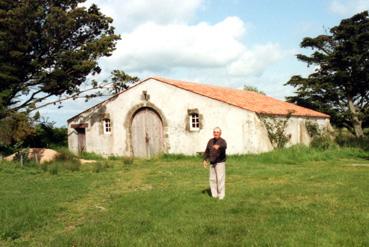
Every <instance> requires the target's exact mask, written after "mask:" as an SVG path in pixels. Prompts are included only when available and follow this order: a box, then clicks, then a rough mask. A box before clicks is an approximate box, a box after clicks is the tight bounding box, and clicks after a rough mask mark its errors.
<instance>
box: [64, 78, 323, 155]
mask: <svg viewBox="0 0 369 247" xmlns="http://www.w3.org/2000/svg"><path fill="white" fill-rule="evenodd" d="M262 117H269V118H272V119H273V118H275V119H286V120H287V119H288V122H287V125H286V128H285V132H286V133H287V134H288V135H289V136H290V139H289V141H288V143H287V145H294V144H299V143H303V144H307V145H308V144H309V143H310V141H311V137H310V136H309V134H308V132H307V128H306V122H307V121H312V122H314V123H316V124H317V125H318V126H319V127H320V128H329V127H330V121H329V116H328V115H326V114H323V113H320V112H317V111H313V110H311V109H307V108H303V107H300V106H297V105H294V104H291V103H287V102H284V101H281V100H277V99H274V98H272V97H269V96H265V95H262V94H259V93H256V92H253V91H245V90H237V89H232V88H226V87H219V86H213V85H206V84H199V83H193V82H185V81H179V80H172V79H167V78H162V77H150V78H147V79H145V80H142V81H140V82H138V83H136V84H135V85H133V86H131V87H130V88H128V89H127V90H125V91H123V92H121V93H119V94H117V95H114V96H113V97H111V98H109V99H107V100H105V101H103V102H101V103H99V104H97V105H95V106H93V107H91V108H89V109H87V110H85V111H83V112H81V113H80V114H78V115H76V116H74V117H72V118H70V119H69V120H68V145H69V149H70V150H71V151H72V152H74V153H78V152H82V151H87V152H95V153H98V154H101V155H104V156H110V155H116V156H130V157H132V156H134V157H146V158H147V157H153V156H155V155H158V154H160V153H170V154H187V155H194V154H196V153H199V152H203V151H204V148H205V145H206V143H207V141H208V139H209V138H211V137H212V130H213V128H214V127H217V126H219V127H220V128H221V129H222V137H224V138H225V139H226V140H227V142H228V149H227V152H228V153H229V154H244V153H260V152H267V151H270V150H272V149H273V145H272V143H271V140H270V139H269V137H268V131H267V128H266V126H265V124H264V122H263V121H262V120H261V118H262Z"/></svg>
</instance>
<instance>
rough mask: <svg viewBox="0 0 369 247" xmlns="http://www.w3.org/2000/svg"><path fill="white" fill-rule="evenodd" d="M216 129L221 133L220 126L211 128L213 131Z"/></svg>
mask: <svg viewBox="0 0 369 247" xmlns="http://www.w3.org/2000/svg"><path fill="white" fill-rule="evenodd" d="M216 130H219V132H220V133H222V129H221V128H219V127H215V128H214V129H213V131H216Z"/></svg>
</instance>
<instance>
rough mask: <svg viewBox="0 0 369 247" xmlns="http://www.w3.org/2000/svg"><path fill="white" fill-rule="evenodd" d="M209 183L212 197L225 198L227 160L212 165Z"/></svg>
mask: <svg viewBox="0 0 369 247" xmlns="http://www.w3.org/2000/svg"><path fill="white" fill-rule="evenodd" d="M209 169H210V172H209V183H210V190H211V195H212V197H215V198H219V199H223V198H224V196H225V162H221V163H217V164H216V165H215V166H213V165H210V168H209Z"/></svg>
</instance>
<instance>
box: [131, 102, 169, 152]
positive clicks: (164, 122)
mask: <svg viewBox="0 0 369 247" xmlns="http://www.w3.org/2000/svg"><path fill="white" fill-rule="evenodd" d="M144 108H147V109H150V110H152V111H154V112H155V113H156V114H157V115H158V116H159V118H160V120H161V122H162V125H163V149H162V151H163V153H166V152H167V151H168V150H169V142H168V122H167V119H166V118H165V116H164V114H163V112H162V111H161V110H160V109H159V108H158V107H156V106H155V105H154V104H152V103H150V102H145V103H141V104H137V105H135V106H134V107H132V108H131V109H130V110H129V111H128V113H127V115H126V118H125V122H124V128H125V129H126V130H127V131H126V139H125V142H126V151H127V153H129V154H130V155H131V156H133V155H134V154H133V147H132V130H131V125H132V120H133V118H134V116H135V114H136V113H137V112H139V111H140V110H142V109H144Z"/></svg>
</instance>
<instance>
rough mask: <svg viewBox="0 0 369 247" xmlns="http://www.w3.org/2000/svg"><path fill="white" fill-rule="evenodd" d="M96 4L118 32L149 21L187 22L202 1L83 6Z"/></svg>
mask: <svg viewBox="0 0 369 247" xmlns="http://www.w3.org/2000/svg"><path fill="white" fill-rule="evenodd" d="M91 3H95V4H97V6H99V7H100V8H101V10H102V12H103V13H104V14H106V15H108V16H110V17H112V18H113V19H114V26H116V27H117V29H118V31H119V32H122V30H127V29H128V30H130V29H132V28H134V27H136V26H138V25H141V24H143V23H146V22H147V21H151V22H154V23H157V24H169V23H185V22H188V21H189V20H190V19H191V18H192V17H193V16H194V14H195V13H196V11H197V10H198V9H199V8H200V7H201V5H202V3H203V0H185V1H177V0H150V1H147V0H124V1H121V0H89V1H87V3H85V4H84V5H85V6H89V5H91Z"/></svg>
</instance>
